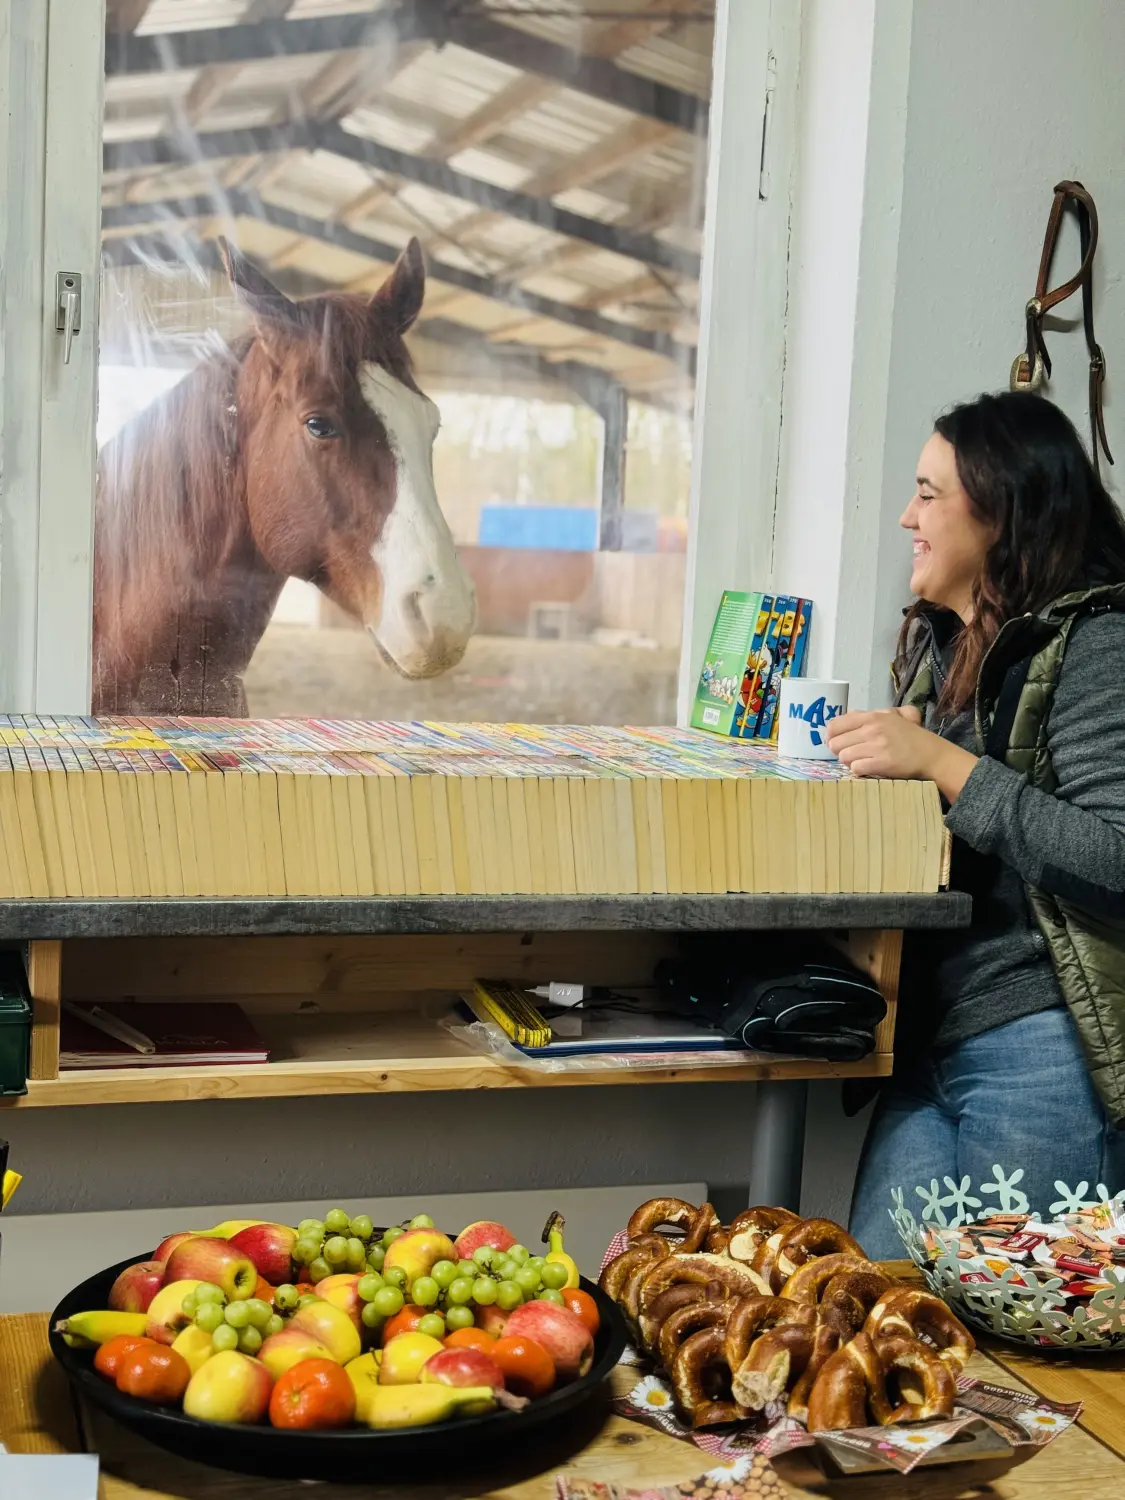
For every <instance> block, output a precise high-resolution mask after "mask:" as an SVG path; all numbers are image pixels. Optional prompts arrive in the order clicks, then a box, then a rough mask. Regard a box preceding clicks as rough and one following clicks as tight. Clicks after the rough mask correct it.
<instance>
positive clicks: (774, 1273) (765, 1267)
mask: <svg viewBox="0 0 1125 1500" xmlns="http://www.w3.org/2000/svg"><path fill="white" fill-rule="evenodd" d="M784 1238H785V1230H784V1229H777V1230H775V1231H774V1233H773V1234H771V1235H770V1236H769V1238H768V1239H764V1240H763V1241H762V1242H761V1244H760V1245H759V1246H758V1247H757V1249H756V1250H755V1251H754V1254H753V1255H752V1257H751V1259H750V1269H751V1270H752V1271H753V1272H754V1273H755V1274H756V1275H758V1276H760V1277H761V1278H762V1280H763V1281H764V1282H765V1284H766V1290H767V1291H768V1292H769V1294H770V1296H771V1297H772V1296H775V1295H776V1293H777V1292H778V1291H780V1289H781V1283H782V1281H783V1279H784V1278H783V1277H782V1276H781V1275H780V1274H779V1273H778V1269H777V1252H778V1250H779V1249H780V1248H781V1242H782V1240H783V1239H784ZM735 1258H736V1259H737V1257H735Z"/></svg>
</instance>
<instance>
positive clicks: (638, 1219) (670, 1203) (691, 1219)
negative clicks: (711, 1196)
mask: <svg viewBox="0 0 1125 1500" xmlns="http://www.w3.org/2000/svg"><path fill="white" fill-rule="evenodd" d="M720 1227H721V1226H720V1224H719V1216H718V1214H717V1213H716V1212H715V1210H714V1209H713V1208H712V1207H711V1205H710V1203H704V1204H702V1205H701V1206H700V1207H699V1208H696V1207H695V1205H694V1204H692V1203H687V1202H685V1201H684V1199H683V1198H650V1199H649V1200H648V1202H647V1203H642V1204H641V1206H640V1208H638V1209H636V1210H635V1211H634V1213H633V1215H632V1217H631V1218H630V1220H629V1223H628V1224H627V1225H626V1232H627V1234H628V1235H629V1238H630V1240H633V1239H638V1238H639V1237H640V1236H641V1235H645V1234H651V1233H652V1232H653V1231H654V1230H657V1229H661V1228H663V1229H679V1230H681V1231H682V1233H683V1238H682V1239H681V1240H680V1241H679V1243H678V1244H677V1245H675V1246H674V1248H675V1249H678V1250H683V1251H694V1250H698V1249H699V1248H700V1247H701V1246H702V1244H703V1242H704V1240H706V1238H707V1236H708V1235H709V1234H710V1233H711V1232H712V1230H715V1229H719V1228H720Z"/></svg>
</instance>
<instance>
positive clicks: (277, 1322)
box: [262, 1313, 285, 1338]
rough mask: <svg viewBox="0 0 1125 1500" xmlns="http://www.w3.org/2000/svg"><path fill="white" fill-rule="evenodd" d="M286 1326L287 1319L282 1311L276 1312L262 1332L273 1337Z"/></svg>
mask: <svg viewBox="0 0 1125 1500" xmlns="http://www.w3.org/2000/svg"><path fill="white" fill-rule="evenodd" d="M284 1327H285V1319H284V1318H283V1317H282V1316H281V1314H280V1313H274V1314H273V1315H272V1316H271V1318H270V1320H269V1322H268V1323H267V1324H266V1326H265V1328H263V1330H262V1332H263V1333H264V1334H265V1336H266V1338H272V1337H273V1335H274V1334H275V1333H280V1332H281V1330H282V1329H283V1328H284Z"/></svg>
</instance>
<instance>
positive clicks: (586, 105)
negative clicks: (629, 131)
mask: <svg viewBox="0 0 1125 1500" xmlns="http://www.w3.org/2000/svg"><path fill="white" fill-rule="evenodd" d="M634 118H635V117H634V116H633V115H631V114H630V113H629V111H628V110H626V109H620V108H619V107H618V106H617V105H616V104H606V103H603V101H602V100H600V99H592V98H591V97H590V96H589V95H588V94H576V93H575V92H574V91H573V90H572V89H560V90H559V92H558V93H556V94H551V95H549V96H548V97H547V98H546V99H544V100H543V101H542V102H541V103H539V104H537V105H536V106H535V107H534V108H533V109H529V110H528V111H527V112H526V113H525V114H523V115H521V116H520V117H519V118H518V119H516V120H512V121H511V122H510V123H509V124H508V126H507V127H506V128H505V130H504V135H503V137H502V139H503V140H505V141H508V140H510V141H513V142H517V143H520V144H522V145H524V146H533V147H537V148H538V149H540V150H542V151H549V152H551V153H552V155H553V156H557V157H563V158H564V159H565V157H567V156H576V155H577V154H578V153H579V152H580V151H587V150H589V149H590V147H591V146H596V145H597V143H598V142H599V141H601V140H604V139H605V138H606V137H607V136H609V135H612V134H613V133H614V132H615V131H618V130H622V129H624V127H625V126H626V125H628V124H629V123H630V121H631V120H633V119H634Z"/></svg>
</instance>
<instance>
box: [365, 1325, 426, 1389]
mask: <svg viewBox="0 0 1125 1500" xmlns="http://www.w3.org/2000/svg"><path fill="white" fill-rule="evenodd" d="M441 1350H442V1346H441V1344H440V1343H439V1341H438V1340H437V1339H432V1338H431V1337H430V1336H429V1334H428V1333H400V1334H398V1335H396V1337H395V1338H393V1339H392V1340H391V1341H390V1343H389V1344H388V1345H387V1347H386V1348H385V1349H384V1350H383V1362H382V1364H380V1366H379V1384H380V1385H415V1384H416V1383H417V1382H418V1380H419V1379H420V1377H421V1374H422V1366H423V1365H424V1364H425V1363H426V1362H427V1361H428V1360H431V1359H433V1357H434V1355H435V1354H440V1353H441Z"/></svg>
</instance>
